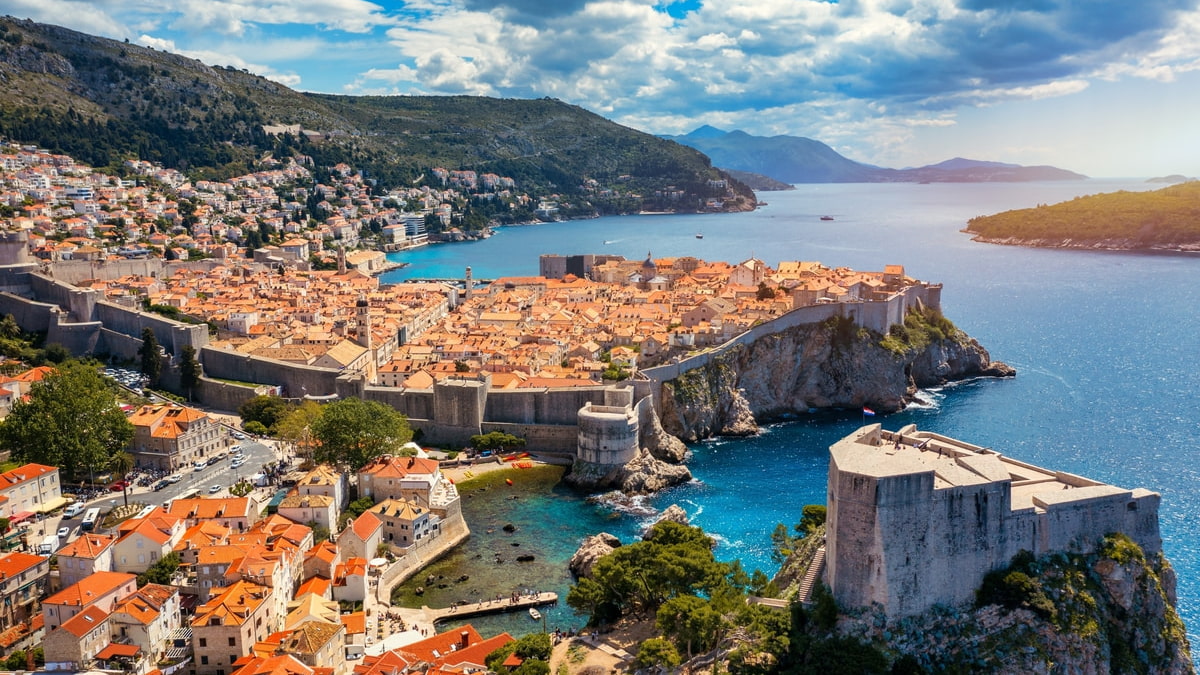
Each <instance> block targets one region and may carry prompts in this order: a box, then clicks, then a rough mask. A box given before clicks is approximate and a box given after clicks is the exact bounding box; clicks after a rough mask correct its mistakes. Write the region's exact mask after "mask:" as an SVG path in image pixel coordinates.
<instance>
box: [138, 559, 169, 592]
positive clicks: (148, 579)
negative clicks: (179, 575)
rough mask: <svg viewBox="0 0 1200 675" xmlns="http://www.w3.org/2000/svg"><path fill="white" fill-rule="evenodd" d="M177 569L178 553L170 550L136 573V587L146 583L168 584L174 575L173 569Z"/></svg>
mask: <svg viewBox="0 0 1200 675" xmlns="http://www.w3.org/2000/svg"><path fill="white" fill-rule="evenodd" d="M177 569H179V554H178V553H176V552H174V551H171V552H170V553H168V554H166V555H164V556H163V557H161V558H159V559H158V560H156V561H154V564H153V565H151V566H150V567H149V568H147V569H146V571H145V572H142V573H141V574H139V575H138V578H137V585H138V587H139V588H140V587H142V586H145V585H146V584H162V585H164V586H169V585H170V584H171V577H173V576H174V575H175V570H177Z"/></svg>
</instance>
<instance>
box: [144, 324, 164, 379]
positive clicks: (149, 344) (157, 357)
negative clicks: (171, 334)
mask: <svg viewBox="0 0 1200 675" xmlns="http://www.w3.org/2000/svg"><path fill="white" fill-rule="evenodd" d="M138 356H140V357H141V358H142V372H143V373H144V374H145V375H146V377H147V378H148V379H149V380H150V386H152V387H153V386H156V385H158V376H159V375H161V374H162V356H161V354H160V353H159V347H158V338H156V337H154V331H153V330H151V329H150V328H143V329H142V346H141V347H139V348H138Z"/></svg>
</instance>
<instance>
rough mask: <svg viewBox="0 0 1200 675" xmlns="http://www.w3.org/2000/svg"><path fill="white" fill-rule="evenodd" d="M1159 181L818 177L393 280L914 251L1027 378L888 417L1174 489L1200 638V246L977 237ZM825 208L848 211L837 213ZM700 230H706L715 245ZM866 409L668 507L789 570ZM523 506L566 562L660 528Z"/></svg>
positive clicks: (708, 447)
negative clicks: (610, 537) (998, 242)
mask: <svg viewBox="0 0 1200 675" xmlns="http://www.w3.org/2000/svg"><path fill="white" fill-rule="evenodd" d="M1149 188H1150V186H1148V185H1145V184H1143V183H1140V182H1138V181H1133V180H1128V181H1116V180H1112V181H1098V180H1092V181H1085V182H1078V183H1076V182H1071V183H1038V184H977V185H937V184H935V185H913V184H896V185H858V184H855V185H807V186H801V187H800V189H797V190H795V191H791V192H787V193H765V194H764V195H763V197H764V198H765V199H766V200H767V201H768V202H770V204H769V205H768V206H766V207H764V208H762V209H760V210H758V211H755V212H753V213H744V214H732V215H695V216H628V217H619V218H600V219H596V220H589V221H575V222H569V223H554V224H547V225H539V226H530V227H514V228H503V229H502V230H500V232H499V234H497V235H496V236H495V237H492V238H491V239H488V240H485V241H480V242H472V243H466V244H453V245H441V246H430V247H426V248H424V249H421V250H417V251H413V252H408V253H403V254H393V255H391V256H389V257H391V258H392V259H395V260H403V261H405V262H409V263H410V264H411V266H410V267H409V268H406V269H404V270H400V271H399V272H398V273H393V275H392V276H391V278H392V279H393V280H395V279H400V278H405V277H422V276H434V277H447V276H461V274H462V270H463V268H464V267H466V266H467V265H470V266H472V268H473V271H474V274H475V276H476V277H477V278H492V277H496V276H501V275H528V274H536V273H537V256H538V255H539V254H541V253H562V254H571V253H586V252H604V253H618V254H622V255H625V256H626V257H630V258H632V257H642V256H645V255H646V253H647V251H650V252H652V253H653V254H654V255H655V256H679V255H695V256H698V257H702V258H708V259H711V260H729V261H739V260H742V259H744V258H746V257H749V256H751V255H755V256H757V257H760V258H762V259H764V260H765V261H766V262H767V263H768V264H775V263H778V262H779V261H780V260H820V261H822V262H824V263H826V264H828V265H832V266H840V265H844V266H848V267H853V268H858V269H876V270H877V269H882V267H883V265H885V264H891V263H898V264H903V265H905V267H906V270H907V272H908V273H909V274H910V275H912V276H915V277H918V278H921V279H926V280H930V281H940V282H943V283H944V284H945V290H944V292H943V307H944V310H945V313H946V315H947V316H949V317H950V318H951V319H952V320H954V321H955V323H957V324H958V325H959V326H960V327H962V328H963V329H965V330H966V331H967V332H969V333H970V334H971V335H973V336H975V337H977V338H978V339H979V340H980V341H981V342H982V343H983V345H984V346H985V347H987V348H988V349H989V350H990V351H991V353H992V356H993V358H996V359H998V360H1002V361H1006V362H1008V363H1009V364H1011V365H1012V366H1014V367H1015V368H1016V369H1017V371H1018V376H1017V377H1016V378H1014V379H1010V380H978V381H972V382H967V383H963V384H959V385H957V386H952V387H948V388H946V389H944V390H942V391H934V392H928V394H927V399H928V401H927V403H926V404H925V405H923V406H920V407H914V408H911V409H909V410H907V411H905V412H903V413H900V414H897V415H891V416H886V417H879V418H876V420H879V421H881V422H882V423H883V424H884V425H885V426H886V427H888V428H897V427H899V426H901V425H903V424H907V423H909V422H915V423H916V424H918V425H919V426H920V427H921V428H924V429H930V430H933V431H937V432H940V433H944V434H948V435H951V436H957V437H960V438H963V439H964V440H968V441H971V442H974V443H979V444H981V445H985V446H990V447H993V448H996V449H997V450H1000V451H1001V452H1004V453H1005V454H1008V455H1010V456H1013V457H1016V458H1019V459H1022V460H1025V461H1029V462H1033V463H1035V464H1039V465H1042V466H1046V467H1049V468H1054V469H1059V470H1063V471H1069V472H1072V473H1078V474H1082V475H1085V476H1089V477H1092V478H1096V479H1099V480H1103V481H1107V482H1111V483H1114V484H1116V485H1120V486H1123V487H1146V488H1149V489H1152V490H1156V491H1158V492H1160V493H1161V494H1162V496H1163V503H1162V507H1161V510H1160V520H1161V523H1162V530H1163V537H1164V540H1165V544H1164V545H1165V549H1166V553H1167V555H1168V557H1169V558H1170V559H1171V561H1172V563H1173V564H1174V566H1175V568H1176V570H1177V572H1178V575H1179V610H1180V613H1181V614H1182V615H1183V618H1184V621H1185V622H1186V624H1187V626H1188V630H1189V635H1190V636H1191V638H1192V640H1193V642H1194V643H1195V642H1196V641H1197V630H1198V629H1200V546H1198V545H1197V542H1196V537H1195V533H1196V531H1197V527H1196V523H1197V521H1198V519H1200V490H1198V489H1197V488H1200V480H1198V479H1200V469H1198V468H1197V467H1198V466H1200V443H1198V442H1197V432H1198V431H1200V425H1198V424H1197V411H1198V410H1200V384H1198V382H1200V380H1198V378H1197V373H1198V372H1200V311H1198V310H1197V308H1198V307H1200V302H1198V301H1200V290H1197V286H1196V279H1197V272H1198V271H1200V257H1198V256H1188V255H1146V254H1134V253H1108V252H1085V251H1055V250H1037V249H1023V248H1014V247H1005V246H993V245H987V244H978V243H975V242H972V241H970V239H969V237H968V236H966V235H964V234H962V233H960V232H959V230H960V229H962V228H963V227H964V226H965V224H966V221H967V219H968V218H970V217H972V216H975V215H980V214H987V213H994V212H997V211H1002V210H1006V209H1011V208H1023V207H1027V206H1034V205H1036V204H1038V203H1053V202H1057V201H1061V200H1064V199H1070V198H1072V197H1074V196H1076V195H1080V194H1090V193H1096V192H1109V191H1113V190H1116V189H1133V190H1142V189H1149ZM825 214H829V215H832V216H834V218H835V220H834V221H824V222H823V221H820V220H819V216H820V215H825ZM697 232H703V234H704V238H703V239H696V237H695V234H696V233H697ZM606 241H609V242H612V243H609V244H607V245H606V244H605V243H604V242H606ZM861 421H862V420H861V419H860V418H859V417H858V416H857V414H843V415H838V414H834V413H827V414H817V415H804V416H802V417H800V418H798V419H796V420H794V421H791V422H789V423H786V424H781V425H776V426H772V427H769V428H767V429H764V431H763V433H762V434H760V435H759V436H756V437H753V438H748V439H719V440H714V441H711V442H708V443H703V444H700V445H697V446H696V447H694V448H693V458H692V460H691V463H690V466H691V469H692V472H693V474H694V475H695V476H696V477H697V482H696V483H694V484H691V485H688V486H683V487H680V488H676V489H675V490H672V491H670V492H669V493H666V494H663V495H659V496H657V497H656V498H655V499H653V500H651V502H650V503H649V504H648V506H650V507H652V508H662V507H665V506H666V505H668V504H670V503H672V502H677V503H679V504H680V505H681V506H683V507H684V508H685V509H686V510H687V511H688V512H689V514H691V515H692V517H693V519H694V521H695V522H696V523H697V524H699V525H701V526H703V527H704V528H705V529H706V530H708V531H709V532H711V533H713V534H714V535H715V536H716V537H717V538H718V540H719V542H720V544H721V545H720V548H719V550H718V554H719V555H720V556H721V557H722V558H724V559H731V558H740V559H741V560H742V561H743V564H744V565H745V567H747V568H748V569H754V568H756V567H757V568H760V569H763V570H764V571H768V572H772V571H774V568H773V566H772V565H771V562H770V558H769V555H768V551H769V535H770V532H771V529H772V528H773V527H774V525H775V523H777V522H784V523H787V524H789V525H790V524H792V523H794V522H796V521H797V520H798V519H799V515H800V508H801V507H802V506H803V505H804V504H809V503H823V502H824V493H825V480H826V469H827V465H826V462H827V459H826V450H827V448H828V446H829V445H830V443H832V442H833V441H834V440H836V439H837V438H840V437H841V436H842V435H844V434H846V433H847V432H849V431H850V430H851V429H853V428H855V427H856V426H857V425H858V424H860V423H861ZM481 504H482V502H481ZM521 508H529V509H531V510H532V511H533V512H534V513H537V514H540V520H538V521H536V522H538V523H541V524H540V525H538V524H535V525H533V527H535V528H544V529H545V532H546V535H545V540H546V542H547V549H548V553H547V560H552V559H553V558H554V557H555V556H561V559H562V560H563V561H564V562H565V560H566V557H567V556H569V555H570V553H571V552H572V551H573V550H574V544H575V543H577V542H578V541H579V540H580V539H581V538H582V537H583V536H585V535H587V534H591V533H593V532H594V531H596V530H597V529H598V528H603V529H606V530H608V531H610V532H613V533H614V534H617V535H618V536H621V537H622V539H624V540H628V539H629V538H630V537H631V536H633V535H634V533H636V531H637V530H638V528H639V527H640V526H641V525H642V523H643V522H644V521H645V517H644V516H632V515H619V514H616V515H615V517H614V514H611V513H610V512H609V511H608V510H606V509H605V508H604V507H602V506H596V505H592V504H588V503H586V502H583V501H582V500H579V499H578V498H576V497H574V496H572V495H570V493H569V492H567V491H564V490H562V489H561V488H559V489H556V490H554V491H547V492H545V493H543V496H541V497H531V498H530V499H529V500H527V501H526V502H524V503H522V506H521ZM467 512H468V518H469V517H470V510H469V509H468V510H467ZM568 549H569V550H568ZM469 562H470V561H464V563H469ZM535 581H536V582H537V583H535V582H534V581H531V582H529V585H532V586H537V587H542V588H545V590H553V588H551V586H553V585H555V584H560V585H561V587H562V588H565V584H566V582H565V581H564V580H563V579H562V578H561V574H560V575H559V576H552V575H551V577H547V578H546V580H545V582H544V583H542V582H541V581H542V580H540V579H539V580H535ZM556 611H560V612H562V613H563V614H567V613H569V610H566V609H565V608H560V609H559V610H556ZM566 620H567V618H563V622H564V623H565V621H566ZM525 621H526V624H525V626H526V629H528V625H527V624H528V622H529V620H528V618H527V617H526V618H525ZM478 623H479V622H477V624H478ZM521 625H522V624H520V623H517V624H515V627H516V628H520V627H521Z"/></svg>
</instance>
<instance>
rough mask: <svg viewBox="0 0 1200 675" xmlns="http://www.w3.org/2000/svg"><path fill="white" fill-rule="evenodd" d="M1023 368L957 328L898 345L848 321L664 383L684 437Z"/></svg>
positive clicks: (667, 408) (738, 349) (766, 341)
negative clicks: (995, 357) (997, 358)
mask: <svg viewBox="0 0 1200 675" xmlns="http://www.w3.org/2000/svg"><path fill="white" fill-rule="evenodd" d="M1013 374H1015V371H1014V370H1013V369H1012V368H1010V367H1008V366H1007V365H1005V364H1003V363H997V362H993V361H992V360H991V357H990V355H989V354H988V352H987V350H986V349H984V348H983V347H982V346H981V345H980V344H979V342H978V341H976V340H974V339H972V338H970V337H969V336H967V335H965V334H963V333H961V332H956V334H955V335H953V336H951V337H944V338H942V339H938V340H932V341H929V342H928V344H926V345H925V346H922V347H920V348H906V349H894V348H893V349H889V348H888V347H885V346H884V345H883V343H882V337H881V336H880V335H878V334H874V333H870V332H868V331H865V330H859V329H857V328H856V327H854V326H853V325H849V326H847V325H846V322H839V321H838V320H831V321H826V322H823V323H818V324H807V325H803V326H796V327H793V328H789V329H786V330H783V331H780V332H778V333H775V334H772V335H769V336H766V337H763V338H760V339H758V340H756V341H754V342H752V343H750V344H748V345H736V346H733V347H731V348H729V349H728V350H726V351H725V352H723V353H722V354H720V355H718V356H715V357H713V358H712V359H711V360H710V361H709V362H708V364H707V365H705V366H703V367H700V368H695V369H693V370H689V371H687V372H685V373H683V374H682V375H680V376H679V377H678V378H676V379H674V380H670V381H668V382H664V383H663V388H662V392H663V395H662V412H661V417H662V425H663V428H664V429H665V430H666V431H667V432H668V433H670V434H673V435H675V436H677V437H679V438H681V439H683V440H684V441H689V442H690V441H696V440H699V439H702V438H707V437H709V436H715V435H728V434H733V435H745V434H748V433H754V431H755V430H757V423H758V422H761V421H769V420H772V419H779V418H781V417H785V416H788V415H792V414H797V413H804V412H807V411H809V410H811V409H814V408H857V407H859V406H863V405H867V406H870V407H871V408H872V409H874V410H876V411H879V412H894V411H897V410H900V409H901V408H903V407H904V406H905V405H906V404H907V403H908V402H909V401H910V400H912V397H913V396H914V395H915V394H916V391H917V389H918V388H920V387H929V386H934V385H937V384H941V383H945V382H948V381H952V380H961V379H967V378H972V377H984V376H1000V377H1003V376H1011V375H1013Z"/></svg>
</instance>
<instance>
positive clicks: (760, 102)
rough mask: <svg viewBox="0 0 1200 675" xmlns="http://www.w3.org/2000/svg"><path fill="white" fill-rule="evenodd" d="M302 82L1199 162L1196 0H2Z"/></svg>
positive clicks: (884, 160)
mask: <svg viewBox="0 0 1200 675" xmlns="http://www.w3.org/2000/svg"><path fill="white" fill-rule="evenodd" d="M0 13H3V14H8V15H11V16H15V17H18V18H30V19H33V20H35V21H41V22H45V23H53V24H58V25H62V26H66V27H68V28H73V29H75V30H79V31H83V32H86V33H91V34H95V35H103V36H106V37H112V38H116V39H128V40H129V41H130V42H136V43H138V44H141V45H145V46H150V47H154V48H156V49H161V50H168V51H172V52H177V53H179V54H183V55H186V56H190V57H193V58H196V59H199V60H201V61H203V62H205V63H208V64H211V65H226V66H234V67H237V68H244V69H246V70H248V71H250V72H253V73H257V74H260V75H263V76H264V77H268V78H271V79H272V80H276V81H278V82H280V83H283V84H285V85H287V86H289V87H292V88H295V89H299V90H302V91H314V92H325V93H338V94H473V95H481V96H494V97H502V98H541V97H546V96H549V97H553V98H557V99H561V100H563V101H566V102H568V103H572V104H575V105H578V106H581V107H583V108H585V109H587V110H590V111H592V112H595V113H597V114H599V115H602V116H604V117H606V118H608V119H611V120H613V121H615V122H618V123H620V124H624V125H626V126H629V127H633V128H635V129H639V130H642V131H645V132H649V133H654V134H683V133H687V132H689V131H691V130H693V129H695V128H696V127H699V126H701V125H703V124H709V125H712V126H714V127H717V128H719V129H725V130H734V129H741V130H743V131H746V132H747V133H751V134H756V135H763V136H773V135H777V134H787V135H792V136H805V137H808V138H813V139H816V140H819V141H822V142H824V143H827V144H829V145H830V146H832V147H833V148H834V149H835V150H837V151H838V152H840V153H842V154H843V155H846V156H847V157H849V158H851V159H854V160H858V161H862V162H867V163H870V164H875V165H879V166H888V167H895V168H900V167H906V166H920V165H924V164H931V163H935V162H939V161H942V160H945V159H949V158H951V157H969V158H972V159H982V160H991V161H1003V162H1014V163H1019V164H1026V165H1036V164H1051V165H1054V166H1059V167H1062V168H1065V169H1070V170H1073V171H1078V172H1080V173H1084V174H1087V175H1090V176H1114V177H1138V176H1146V177H1149V176H1158V175H1165V174H1172V173H1181V174H1185V175H1188V176H1200V152H1198V151H1200V125H1197V124H1196V122H1195V119H1197V118H1198V117H1200V115H1198V114H1197V112H1196V111H1198V110H1200V0H1137V1H1132V2H1131V1H1130V0H848V1H846V0H843V1H840V2H839V1H823V0H822V1H817V0H556V1H550V2H547V1H544V0H502V1H500V2H491V1H488V0H377V1H376V2H370V1H368V0H0Z"/></svg>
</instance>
